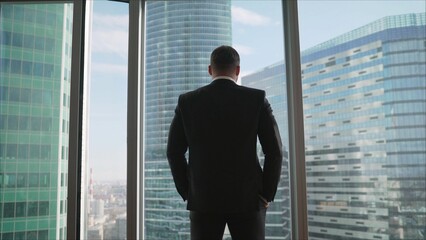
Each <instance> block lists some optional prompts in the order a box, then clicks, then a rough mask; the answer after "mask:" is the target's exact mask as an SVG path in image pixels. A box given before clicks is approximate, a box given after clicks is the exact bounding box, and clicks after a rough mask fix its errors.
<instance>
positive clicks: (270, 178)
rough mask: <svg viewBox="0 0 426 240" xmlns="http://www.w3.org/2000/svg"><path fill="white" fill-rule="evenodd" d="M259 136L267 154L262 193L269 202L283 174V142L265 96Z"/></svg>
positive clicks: (272, 198)
mask: <svg viewBox="0 0 426 240" xmlns="http://www.w3.org/2000/svg"><path fill="white" fill-rule="evenodd" d="M258 137H259V141H260V145H261V146H262V151H263V153H264V155H265V162H264V165H263V187H262V191H263V192H262V193H261V194H262V196H263V197H264V198H265V199H266V200H267V201H268V202H271V201H273V200H274V197H275V193H276V192H277V187H278V182H279V180H280V176H281V165H282V143H281V136H280V133H279V130H278V126H277V122H276V120H275V117H274V115H273V114H272V108H271V105H270V104H269V102H268V100H267V99H266V98H265V97H264V100H263V106H262V109H261V112H260V120H259V128H258Z"/></svg>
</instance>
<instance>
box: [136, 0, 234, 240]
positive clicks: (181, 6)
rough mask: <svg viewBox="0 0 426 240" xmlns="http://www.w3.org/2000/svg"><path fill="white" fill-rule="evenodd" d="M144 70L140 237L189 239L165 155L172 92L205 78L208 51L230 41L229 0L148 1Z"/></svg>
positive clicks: (173, 99) (194, 85)
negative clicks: (142, 220) (142, 223)
mask: <svg viewBox="0 0 426 240" xmlns="http://www.w3.org/2000/svg"><path fill="white" fill-rule="evenodd" d="M146 14H147V15H146V67H145V69H146V72H145V73H146V75H145V81H146V83H145V133H144V134H145V143H144V144H145V145H144V146H145V153H144V158H145V172H144V174H145V177H144V180H145V188H144V190H145V239H150V240H154V239H170V240H171V239H189V218H188V213H187V211H186V210H185V209H186V203H185V202H183V201H182V199H181V198H180V196H179V195H178V194H177V192H176V189H175V186H174V183H173V179H172V177H171V173H170V170H169V166H168V162H167V158H166V155H165V153H166V144H167V136H168V130H169V126H170V122H171V120H172V118H173V116H174V109H175V107H176V104H177V99H178V96H179V95H180V94H182V93H184V92H187V91H190V90H193V89H196V88H198V87H201V86H203V85H206V84H208V83H210V81H211V77H210V76H209V75H208V71H207V66H208V65H209V62H210V53H211V52H212V51H213V49H214V48H216V47H217V46H220V45H231V43H232V29H231V27H232V25H231V3H230V1H196V2H195V1H186V2H185V1H148V2H147V6H146Z"/></svg>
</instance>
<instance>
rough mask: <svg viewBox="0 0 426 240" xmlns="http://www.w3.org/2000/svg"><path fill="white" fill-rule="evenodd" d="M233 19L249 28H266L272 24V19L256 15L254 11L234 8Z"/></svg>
mask: <svg viewBox="0 0 426 240" xmlns="http://www.w3.org/2000/svg"><path fill="white" fill-rule="evenodd" d="M231 11H232V18H233V19H234V20H235V21H236V22H239V23H241V24H244V25H249V26H265V25H268V24H270V23H271V19H270V18H268V17H266V16H263V15H260V14H258V13H255V12H253V11H250V10H247V9H245V8H241V7H236V6H233V7H232V9H231Z"/></svg>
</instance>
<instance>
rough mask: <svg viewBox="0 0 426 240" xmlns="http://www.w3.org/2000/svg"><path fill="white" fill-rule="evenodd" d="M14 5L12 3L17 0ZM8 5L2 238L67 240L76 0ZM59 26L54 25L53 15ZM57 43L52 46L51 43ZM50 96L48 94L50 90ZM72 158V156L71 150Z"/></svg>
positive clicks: (1, 12) (1, 79)
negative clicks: (68, 51)
mask: <svg viewBox="0 0 426 240" xmlns="http://www.w3.org/2000/svg"><path fill="white" fill-rule="evenodd" d="M11 2H12V1H11ZM45 2H46V3H45V4H44V3H37V4H24V3H19V4H18V3H1V4H0V39H1V40H0V53H1V56H0V58H1V59H0V62H1V64H0V89H1V90H0V94H1V96H0V99H1V101H0V109H1V111H0V116H1V117H0V121H2V123H1V124H0V126H1V131H0V178H1V179H0V206H1V210H0V212H1V216H0V223H1V226H0V236H1V237H2V239H61V238H60V234H59V232H60V229H65V228H66V211H64V212H62V213H59V214H58V212H59V209H58V208H59V204H58V203H59V202H60V201H63V200H65V199H67V187H66V186H59V185H58V183H59V182H60V181H59V176H61V174H64V173H67V165H68V161H67V159H66V158H64V159H62V158H61V156H60V154H61V151H60V149H61V148H65V149H67V148H68V132H67V131H66V132H61V131H60V130H59V129H61V124H62V120H65V121H68V119H69V106H63V105H62V104H61V101H62V95H64V94H65V95H67V96H69V94H70V83H69V82H67V81H63V79H64V78H65V77H67V78H68V79H69V76H67V75H68V74H69V69H70V67H71V58H70V56H66V55H65V49H64V46H66V45H67V46H71V37H72V36H71V35H72V34H71V29H72V28H66V26H65V23H66V22H69V23H70V24H71V25H72V13H73V6H72V4H59V3H57V2H54V3H52V4H50V3H47V2H48V1H45ZM47 19H48V20H49V21H52V22H54V23H55V24H51V23H47V21H46V20H47ZM47 42H49V43H51V42H54V43H55V44H56V46H55V48H52V49H49V48H47V47H46V46H45V43H47ZM44 92H46V93H49V94H48V95H47V96H46V97H45V96H44V95H43V93H44ZM66 155H67V154H66Z"/></svg>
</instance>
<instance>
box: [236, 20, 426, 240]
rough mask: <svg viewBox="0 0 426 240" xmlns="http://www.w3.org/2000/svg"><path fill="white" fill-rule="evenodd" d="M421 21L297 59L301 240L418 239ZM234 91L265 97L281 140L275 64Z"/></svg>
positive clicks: (345, 38)
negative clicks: (303, 207)
mask: <svg viewBox="0 0 426 240" xmlns="http://www.w3.org/2000/svg"><path fill="white" fill-rule="evenodd" d="M425 16H426V14H425V13H419V14H406V15H398V16H389V17H385V18H383V19H379V20H377V21H375V22H372V23H370V24H368V25H366V26H363V27H361V28H358V29H355V30H353V31H351V32H348V33H346V34H343V35H341V36H339V37H336V38H333V39H331V40H329V41H327V42H324V43H321V44H319V45H317V46H315V47H313V48H310V49H307V50H305V51H303V52H302V53H301V55H302V83H303V101H304V104H303V108H304V121H305V122H304V125H305V147H306V151H305V154H306V174H307V176H306V178H307V191H308V193H307V194H308V196H307V198H308V222H309V228H308V231H309V237H310V239H312V240H320V239H321V240H324V239H327V240H329V239H424V237H425V230H426V229H425V227H424V226H426V193H425V190H424V189H425V185H426V125H425V123H426V57H425V56H426V54H425V51H426V31H425V25H426V18H425ZM242 83H243V85H248V86H252V87H257V88H263V89H266V91H267V94H268V97H269V99H270V101H271V104H272V107H273V108H274V110H275V115H276V116H277V118H278V122H279V124H281V126H280V128H281V129H282V130H283V132H284V134H283V136H287V134H286V132H287V130H286V129H287V128H286V126H285V120H282V119H281V117H283V118H286V112H285V111H284V110H281V109H284V108H285V107H284V106H285V105H286V103H285V99H286V98H285V66H284V63H283V62H281V63H278V64H275V65H273V66H269V67H266V68H264V69H262V70H260V71H259V72H257V73H254V74H251V75H249V76H247V77H244V78H243V79H242ZM277 89H279V90H277ZM281 104H284V106H282V107H280V105H281ZM282 115H283V116H282ZM284 142H286V141H284Z"/></svg>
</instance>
